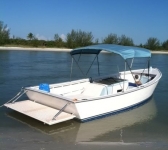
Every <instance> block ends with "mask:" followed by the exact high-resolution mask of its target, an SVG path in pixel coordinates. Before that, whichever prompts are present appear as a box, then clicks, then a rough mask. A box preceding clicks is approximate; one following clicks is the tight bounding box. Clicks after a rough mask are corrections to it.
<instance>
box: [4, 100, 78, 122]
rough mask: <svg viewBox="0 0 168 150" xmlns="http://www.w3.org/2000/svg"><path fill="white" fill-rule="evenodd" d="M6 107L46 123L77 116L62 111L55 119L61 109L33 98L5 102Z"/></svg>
mask: <svg viewBox="0 0 168 150" xmlns="http://www.w3.org/2000/svg"><path fill="white" fill-rule="evenodd" d="M5 106H6V107H8V108H11V109H13V110H15V111H18V112H20V113H22V114H25V115H27V116H29V117H32V118H34V119H37V120H39V121H41V122H43V123H44V124H48V125H53V124H57V123H60V122H64V121H67V120H71V119H73V118H75V116H74V115H72V114H69V113H66V112H61V113H60V114H59V115H58V116H57V117H56V119H53V118H54V116H55V115H56V114H57V113H58V112H59V111H60V110H57V109H54V108H51V107H48V106H45V105H42V104H39V103H36V102H33V101H31V100H24V101H19V102H15V103H8V104H5Z"/></svg>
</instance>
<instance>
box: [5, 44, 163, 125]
mask: <svg viewBox="0 0 168 150" xmlns="http://www.w3.org/2000/svg"><path fill="white" fill-rule="evenodd" d="M104 51H105V52H107V53H115V54H118V55H120V56H121V58H122V59H123V60H124V62H125V69H124V70H123V71H118V72H117V73H115V74H109V75H103V76H101V75H100V72H99V60H98V56H99V54H100V53H101V52H104ZM70 55H71V56H72V63H71V75H72V68H73V64H74V62H75V63H76V64H77V66H78V68H79V70H80V71H81V72H82V73H83V71H82V69H81V67H80V66H79V63H78V62H79V60H80V58H81V57H82V55H94V56H95V57H94V59H93V62H94V61H95V60H97V64H98V76H97V77H94V78H93V77H86V76H87V73H88V72H89V70H90V69H91V66H92V65H93V63H92V64H91V66H90V67H89V70H88V71H87V73H86V74H85V75H86V76H85V78H83V79H79V80H73V81H69V82H63V83H56V84H45V83H44V84H40V85H38V86H31V87H26V88H24V90H23V91H24V92H23V94H24V93H25V94H26V95H27V97H28V100H24V101H17V102H16V100H17V98H16V99H15V100H13V101H12V102H11V103H6V104H5V106H6V107H8V108H11V109H13V110H16V111H18V112H20V113H23V114H25V115H27V116H30V117H33V118H35V119H37V120H39V121H42V122H44V123H45V124H48V125H53V124H56V123H60V122H64V121H67V120H70V119H74V118H76V119H78V120H80V121H82V122H85V121H89V120H93V119H95V118H100V117H104V116H106V115H108V114H113V113H118V112H120V111H123V110H126V109H129V108H131V107H134V106H136V105H139V104H141V103H143V102H144V101H146V100H148V99H149V98H150V97H151V96H152V94H153V92H154V90H155V88H156V86H157V84H158V82H159V80H160V78H161V77H162V73H161V72H160V70H159V69H157V68H152V67H151V66H150V58H151V52H150V50H148V49H145V48H140V47H134V46H122V45H114V44H98V45H91V46H86V47H81V48H76V49H73V50H72V51H71V52H70ZM136 58H146V59H147V68H140V69H135V70H132V64H133V62H134V59H136ZM130 60H131V61H130ZM129 62H131V63H129ZM126 68H128V70H127V69H126ZM83 74H84V73H83ZM18 97H20V96H18Z"/></svg>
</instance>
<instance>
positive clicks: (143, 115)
mask: <svg viewBox="0 0 168 150" xmlns="http://www.w3.org/2000/svg"><path fill="white" fill-rule="evenodd" d="M156 114H157V109H156V105H155V100H154V99H153V98H151V99H149V100H148V101H147V102H146V103H144V104H143V105H140V106H139V107H136V108H133V109H131V110H129V111H125V112H122V113H119V114H117V115H111V116H108V117H105V118H102V119H97V120H94V121H90V122H85V123H80V122H77V121H75V120H72V121H67V122H64V123H60V124H56V125H53V126H48V125H44V124H42V123H41V122H38V121H36V120H34V119H32V118H30V117H26V116H25V115H22V114H20V113H17V112H15V111H12V112H10V113H8V114H7V115H8V116H9V117H12V118H14V119H16V120H18V121H21V122H22V123H25V124H27V125H28V126H30V127H33V128H35V129H37V130H40V131H41V132H43V133H45V134H48V135H51V136H53V137H54V138H55V139H56V140H57V139H58V138H59V139H60V138H61V139H62V141H68V142H78V143H79V142H96V141H97V139H99V140H100V139H106V138H108V137H107V136H106V135H108V134H109V133H110V132H112V131H114V134H115V131H118V130H119V131H120V132H121V133H120V134H119V135H120V138H122V130H123V129H124V128H126V127H131V126H133V125H137V124H141V123H145V122H147V121H150V120H152V119H153V118H154V117H155V116H156ZM111 134H112V133H111ZM114 136H116V135H114ZM120 138H118V139H120ZM110 140H113V138H112V139H111V138H110ZM121 141H122V140H121V139H120V141H118V142H121ZM111 142H114V141H111ZM129 142H132V141H129ZM141 142H143V141H141Z"/></svg>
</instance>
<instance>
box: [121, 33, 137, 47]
mask: <svg viewBox="0 0 168 150" xmlns="http://www.w3.org/2000/svg"><path fill="white" fill-rule="evenodd" d="M118 44H119V45H125V46H133V45H134V42H133V40H132V39H131V38H130V37H126V36H125V35H121V37H119V43H118Z"/></svg>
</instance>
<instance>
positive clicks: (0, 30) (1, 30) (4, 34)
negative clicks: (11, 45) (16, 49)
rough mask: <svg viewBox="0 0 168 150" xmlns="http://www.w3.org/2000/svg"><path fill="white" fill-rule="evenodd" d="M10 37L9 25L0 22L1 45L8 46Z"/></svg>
mask: <svg viewBox="0 0 168 150" xmlns="http://www.w3.org/2000/svg"><path fill="white" fill-rule="evenodd" d="M9 37H10V30H9V29H8V27H7V25H4V23H3V22H2V21H0V45H4V44H7V42H8V41H9Z"/></svg>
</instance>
